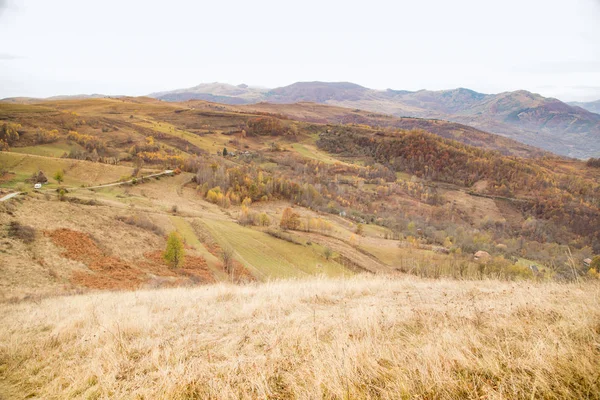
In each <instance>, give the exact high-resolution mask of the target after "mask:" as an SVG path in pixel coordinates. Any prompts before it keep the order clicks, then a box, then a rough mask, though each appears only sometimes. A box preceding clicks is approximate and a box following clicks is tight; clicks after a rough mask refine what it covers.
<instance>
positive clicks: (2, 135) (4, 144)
mask: <svg viewBox="0 0 600 400" xmlns="http://www.w3.org/2000/svg"><path fill="white" fill-rule="evenodd" d="M20 128H21V125H19V124H15V123H12V122H5V123H4V124H2V125H1V126H0V150H8V147H9V146H11V145H12V144H13V143H14V142H16V141H17V140H19V129H20Z"/></svg>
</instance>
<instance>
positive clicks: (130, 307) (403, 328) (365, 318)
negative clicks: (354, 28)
mask: <svg viewBox="0 0 600 400" xmlns="http://www.w3.org/2000/svg"><path fill="white" fill-rule="evenodd" d="M599 303H600V286H598V285H597V284H592V283H582V284H556V283H532V282H520V283H509V282H499V281H451V280H435V281H434V280H423V279H418V278H414V277H402V278H386V277H372V276H357V277H353V278H343V279H342V278H337V279H332V278H329V279H328V278H312V279H308V280H289V281H276V282H269V283H261V284H258V283H257V284H249V285H246V286H234V285H228V284H215V285H209V286H201V287H194V288H174V289H160V290H144V291H132V292H111V293H109V292H104V293H98V294H86V295H78V296H65V297H55V298H46V299H43V300H41V301H38V302H20V303H13V304H9V303H4V304H1V305H0V398H2V399H18V398H45V399H55V398H56V399H57V398H61V399H62V398H83V399H98V398H138V399H190V398H198V399H205V398H219V399H221V398H224V399H233V398H236V399H237V398H242V399H250V398H277V399H291V398H299V399H314V398H327V399H357V398H386V399H398V398H430V399H431V398H442V399H459V398H490V399H496V398H528V399H530V398H557V399H558V398H560V399H565V398H572V399H582V398H598V397H599V396H600V381H599V374H600V304H599Z"/></svg>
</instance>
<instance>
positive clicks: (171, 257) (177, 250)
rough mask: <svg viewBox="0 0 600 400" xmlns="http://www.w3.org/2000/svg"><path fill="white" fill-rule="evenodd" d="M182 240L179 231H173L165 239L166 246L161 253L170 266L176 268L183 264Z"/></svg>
mask: <svg viewBox="0 0 600 400" xmlns="http://www.w3.org/2000/svg"><path fill="white" fill-rule="evenodd" d="M184 257H185V255H184V249H183V241H182V240H181V236H180V235H179V233H177V232H175V231H173V232H171V233H170V234H169V238H168V239H167V248H166V250H165V252H164V254H163V258H164V259H165V261H166V262H167V263H168V264H169V266H170V267H171V268H178V267H180V266H181V265H182V264H183V260H184Z"/></svg>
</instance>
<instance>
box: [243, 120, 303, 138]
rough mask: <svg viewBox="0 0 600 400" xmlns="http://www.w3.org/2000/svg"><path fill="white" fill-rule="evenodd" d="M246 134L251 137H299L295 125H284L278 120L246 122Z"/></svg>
mask: <svg viewBox="0 0 600 400" xmlns="http://www.w3.org/2000/svg"><path fill="white" fill-rule="evenodd" d="M245 132H246V133H247V134H248V135H249V136H283V135H297V134H298V128H297V127H296V125H294V124H284V123H283V122H282V121H281V120H280V119H278V118H273V117H258V118H252V119H250V120H248V121H247V122H246V129H245Z"/></svg>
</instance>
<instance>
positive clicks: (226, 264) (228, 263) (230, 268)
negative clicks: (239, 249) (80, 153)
mask: <svg viewBox="0 0 600 400" xmlns="http://www.w3.org/2000/svg"><path fill="white" fill-rule="evenodd" d="M221 258H222V259H223V268H225V272H227V273H228V274H229V276H230V278H231V280H232V281H233V280H234V277H235V266H234V265H233V249H232V248H231V247H226V248H224V249H222V250H221Z"/></svg>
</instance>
